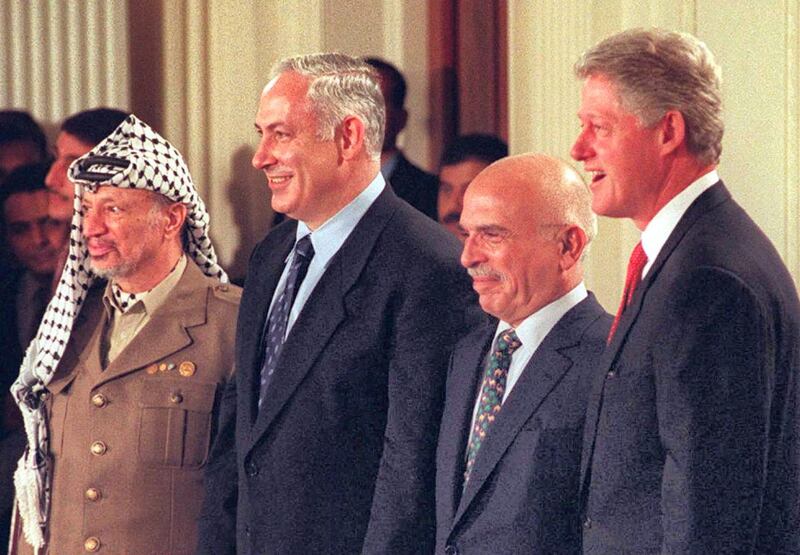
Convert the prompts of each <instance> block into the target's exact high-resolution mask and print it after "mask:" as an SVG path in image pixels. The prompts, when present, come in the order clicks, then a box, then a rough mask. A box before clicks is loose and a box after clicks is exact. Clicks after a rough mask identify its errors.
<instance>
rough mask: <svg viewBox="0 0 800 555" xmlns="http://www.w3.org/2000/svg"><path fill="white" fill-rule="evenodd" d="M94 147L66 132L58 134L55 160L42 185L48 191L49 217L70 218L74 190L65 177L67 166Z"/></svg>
mask: <svg viewBox="0 0 800 555" xmlns="http://www.w3.org/2000/svg"><path fill="white" fill-rule="evenodd" d="M94 146H95V145H92V144H89V143H85V142H83V141H82V140H80V139H79V138H77V137H76V136H75V135H70V134H69V133H67V132H66V131H62V132H61V133H59V134H58V138H57V139H56V159H55V161H54V162H53V165H52V166H50V171H49V172H48V173H47V177H46V178H45V180H44V184H45V185H47V188H48V189H50V191H51V194H50V208H49V210H50V216H51V217H53V218H55V219H58V220H67V221H69V220H70V219H71V218H72V198H73V195H74V188H73V185H72V182H71V181H70V180H69V178H68V177H67V170H68V169H69V165H70V164H72V162H74V161H75V160H77V159H78V158H80V157H81V156H83V155H84V154H86V153H87V152H89V151H90V150H92V148H93V147H94Z"/></svg>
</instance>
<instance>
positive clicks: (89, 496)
mask: <svg viewBox="0 0 800 555" xmlns="http://www.w3.org/2000/svg"><path fill="white" fill-rule="evenodd" d="M83 496H84V497H86V500H87V501H100V497H102V495H101V494H100V490H99V489H97V488H89V489H87V490H86V491H85V492H84V494H83Z"/></svg>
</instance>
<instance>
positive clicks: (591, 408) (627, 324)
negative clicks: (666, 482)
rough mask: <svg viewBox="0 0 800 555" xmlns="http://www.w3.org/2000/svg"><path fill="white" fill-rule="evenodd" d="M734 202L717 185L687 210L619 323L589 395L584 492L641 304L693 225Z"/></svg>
mask: <svg viewBox="0 0 800 555" xmlns="http://www.w3.org/2000/svg"><path fill="white" fill-rule="evenodd" d="M730 199H731V195H730V193H729V192H728V189H727V188H726V187H725V185H724V184H723V183H722V181H718V182H717V183H716V184H714V185H712V186H711V187H710V188H709V189H707V190H706V191H704V192H703V194H701V195H700V196H699V197H698V198H697V199H696V200H695V201H694V202H693V203H692V204H691V205H690V206H689V208H688V210H686V213H684V215H683V216H682V217H681V219H680V220H679V221H678V224H677V225H676V226H675V229H673V230H672V233H670V236H669V238H668V239H667V242H666V243H664V246H663V247H662V248H661V251H660V252H659V253H658V257H656V260H655V262H653V265H652V266H651V267H650V269H649V270H648V272H647V275H646V276H645V278H644V280H642V283H640V284H639V286H638V287H637V288H636V292H635V293H634V294H633V298H632V299H631V304H630V305H628V308H627V309H625V313H624V314H623V316H622V318H621V319H620V321H619V326H618V327H617V331H616V333H615V334H614V337H613V338H612V340H611V343H609V345H608V347H606V349H605V351H604V352H603V356H602V357H601V358H600V363H599V364H598V367H597V371H596V372H595V374H594V379H593V381H592V389H591V393H590V395H589V403H588V406H587V410H586V428H585V430H584V435H583V437H584V441H583V453H582V455H581V478H580V485H581V490H583V489H584V487H585V486H586V483H585V482H586V478H587V476H586V474H587V471H588V468H589V461H590V459H591V456H592V452H593V451H594V440H595V435H596V433H597V421H598V418H599V417H600V406H601V404H602V398H603V387H604V386H605V379H606V375H607V374H608V371H609V370H610V369H611V368H612V366H613V365H614V363H615V362H616V360H617V357H618V355H619V353H620V351H621V350H622V347H623V346H624V345H625V342H626V340H627V337H628V332H630V329H631V327H633V324H634V323H635V322H636V320H637V318H638V317H639V314H640V313H641V310H642V304H643V302H644V299H645V298H646V297H647V292H648V290H649V289H650V287H651V286H652V285H653V283H654V282H655V281H656V279H658V275H659V273H660V272H661V269H662V268H663V267H664V264H665V263H666V261H667V260H668V259H669V257H670V256H672V253H673V252H674V251H675V249H676V248H677V247H678V246H679V245H680V243H681V241H682V240H683V238H684V236H685V235H686V234H687V233H688V232H689V230H690V229H691V228H692V226H693V225H694V223H695V222H696V221H697V219H698V218H700V216H702V215H703V214H706V213H707V212H709V211H710V210H712V209H713V208H714V207H715V206H717V205H719V204H721V203H723V202H726V201H728V200H730Z"/></svg>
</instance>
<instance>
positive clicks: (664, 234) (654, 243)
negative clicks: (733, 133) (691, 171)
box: [642, 170, 719, 279]
mask: <svg viewBox="0 0 800 555" xmlns="http://www.w3.org/2000/svg"><path fill="white" fill-rule="evenodd" d="M717 181H719V174H717V170H711V171H710V172H708V173H707V174H705V175H703V176H701V177H699V178H698V179H697V180H696V181H695V182H694V183H692V184H691V185H689V186H688V187H686V188H685V189H684V190H683V191H681V192H680V193H678V194H677V195H675V197H673V198H672V200H670V201H669V202H668V203H667V204H665V205H664V206H663V207H662V208H661V210H659V211H658V213H656V215H655V216H653V219H652V220H650V223H648V224H647V227H645V228H644V231H642V249H644V253H645V254H646V255H647V264H645V266H644V268H643V269H642V279H644V276H646V275H647V272H649V271H650V268H651V267H652V266H653V262H655V260H656V257H658V253H660V252H661V249H662V248H663V247H664V243H666V242H667V239H669V236H670V235H671V234H672V232H673V230H674V229H675V226H676V225H678V222H679V221H680V219H681V218H682V217H683V215H684V214H685V213H686V211H687V210H688V209H689V206H691V205H692V203H693V202H694V201H695V200H697V197H699V196H700V195H702V194H703V193H704V192H705V191H706V190H707V189H708V188H710V187H711V186H712V185H714V184H715V183H716V182H717Z"/></svg>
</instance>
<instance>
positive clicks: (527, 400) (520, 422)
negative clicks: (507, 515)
mask: <svg viewBox="0 0 800 555" xmlns="http://www.w3.org/2000/svg"><path fill="white" fill-rule="evenodd" d="M599 314H601V311H600V307H599V305H597V303H596V301H595V300H594V298H593V297H589V298H587V299H585V300H584V301H582V302H581V303H579V304H578V305H576V306H575V307H573V308H572V309H571V310H570V311H569V312H567V313H566V314H565V315H564V316H563V317H562V318H561V320H559V321H558V323H557V324H556V325H555V326H554V327H553V329H552V330H550V333H548V334H547V336H546V337H545V338H544V340H543V341H542V343H541V344H540V345H539V347H538V348H537V349H536V352H535V353H534V354H533V356H532V357H531V359H530V361H529V362H528V364H527V365H526V366H525V369H524V370H523V372H522V374H521V375H520V377H519V380H518V381H517V383H516V385H514V389H512V390H511V393H509V395H508V398H507V399H506V401H505V402H504V403H503V408H502V410H501V411H500V414H499V415H498V416H497V419H496V420H495V422H494V424H493V425H492V427H491V428H490V429H489V433H488V435H487V437H486V440H485V441H484V443H483V446H481V449H480V451H478V455H477V458H476V459H475V466H474V467H473V469H472V474H471V476H470V479H469V483H468V484H467V487H466V488H465V490H464V496H463V498H462V499H461V503H460V505H459V508H458V512H457V514H456V517H455V519H454V520H453V522H454V524H455V523H456V522H458V520H459V519H460V518H461V517H462V515H463V514H464V512H465V511H466V510H467V509H468V507H469V504H470V503H471V502H472V500H473V499H474V498H475V496H476V495H477V493H478V492H479V491H480V489H481V487H483V484H484V483H485V482H486V480H487V478H488V477H489V476H490V475H491V473H492V471H493V470H494V469H495V467H496V466H497V464H498V463H499V462H500V459H501V458H502V457H503V455H504V454H505V452H506V451H507V450H508V448H509V446H510V445H511V444H512V443H513V441H514V440H515V439H516V437H517V435H518V434H519V433H520V431H521V430H522V428H523V426H524V425H525V423H526V422H528V421H529V420H530V419H531V417H532V416H533V414H535V413H536V412H537V411H538V410H539V408H540V407H541V405H542V403H544V401H545V400H546V399H547V396H548V395H549V394H550V393H551V392H552V391H553V388H555V387H556V385H558V383H559V382H560V381H561V379H562V378H563V377H564V374H566V373H567V372H568V371H569V369H570V368H572V366H573V364H574V361H573V360H572V358H571V357H570V354H569V348H570V347H572V346H574V345H576V344H578V343H579V342H580V337H581V335H582V332H583V330H584V329H585V328H586V327H587V326H588V325H590V324H591V323H592V322H594V320H595V319H597V317H598V315H599ZM473 402H474V399H473Z"/></svg>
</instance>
